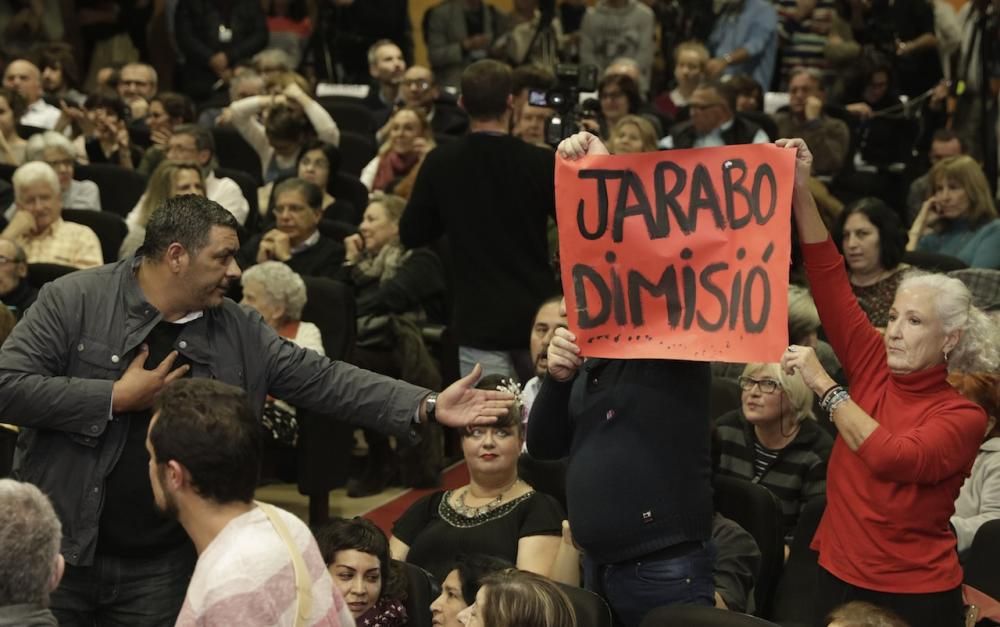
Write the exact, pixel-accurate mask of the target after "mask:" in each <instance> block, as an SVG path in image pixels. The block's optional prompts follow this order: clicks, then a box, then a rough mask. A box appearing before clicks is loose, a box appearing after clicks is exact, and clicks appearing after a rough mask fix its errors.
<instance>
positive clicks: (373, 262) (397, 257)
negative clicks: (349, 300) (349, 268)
mask: <svg viewBox="0 0 1000 627" xmlns="http://www.w3.org/2000/svg"><path fill="white" fill-rule="evenodd" d="M408 256H409V251H406V250H403V246H402V244H399V243H398V242H397V243H394V244H386V245H385V246H383V247H382V250H380V251H378V253H377V254H376V255H374V256H365V257H364V258H363V259H362V260H361V261H359V262H358V264H357V265H356V266H355V267H354V273H355V274H354V276H355V282H356V283H358V284H359V285H362V284H367V283H371V282H372V281H378V282H379V283H385V282H386V281H388V280H390V279H392V278H393V277H394V276H396V270H398V269H399V266H401V265H403V262H404V261H406V258H407V257H408Z"/></svg>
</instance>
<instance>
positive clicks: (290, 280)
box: [241, 261, 307, 320]
mask: <svg viewBox="0 0 1000 627" xmlns="http://www.w3.org/2000/svg"><path fill="white" fill-rule="evenodd" d="M247 283H256V284H257V285H259V286H261V287H262V288H264V291H265V292H267V297H268V298H269V299H271V302H272V303H274V304H277V305H284V306H285V316H286V317H287V318H288V319H289V320H301V319H302V309H304V308H305V306H306V302H307V297H306V283H305V281H303V280H302V277H300V276H299V275H298V274H297V273H296V272H295V271H294V270H292V269H291V268H289V267H288V266H287V265H285V264H284V263H282V262H280V261H265V262H263V263H258V264H257V265H255V266H250V267H249V268H247V269H246V270H244V271H243V279H242V280H241V285H246V284H247Z"/></svg>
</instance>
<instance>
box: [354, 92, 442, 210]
mask: <svg viewBox="0 0 1000 627" xmlns="http://www.w3.org/2000/svg"><path fill="white" fill-rule="evenodd" d="M433 148H434V132H433V130H432V129H431V125H430V122H429V121H428V120H427V117H426V116H425V115H424V113H423V112H422V111H420V110H419V109H415V108H413V107H403V108H402V109H400V110H399V111H396V112H395V113H393V114H392V118H391V119H390V120H389V134H388V136H387V137H386V140H385V142H384V143H383V144H382V146H381V147H380V148H379V151H378V154H377V155H376V156H375V158H374V159H372V160H371V161H370V162H369V163H368V165H366V166H365V168H364V170H362V171H361V182H362V183H364V184H365V187H367V188H368V191H383V192H389V191H393V189H394V188H395V187H396V186H397V185H401V184H403V182H404V181H405V182H406V183H407V185H406V187H411V186H412V183H410V179H413V178H415V177H416V174H417V170H418V169H419V168H420V164H421V163H423V160H424V157H425V156H426V155H427V153H428V152H430V151H431V150H432V149H433Z"/></svg>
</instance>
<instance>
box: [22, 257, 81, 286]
mask: <svg viewBox="0 0 1000 627" xmlns="http://www.w3.org/2000/svg"><path fill="white" fill-rule="evenodd" d="M70 272H76V268H73V267H70V266H63V265H60V264H58V263H29V264H28V283H29V284H31V286H32V287H34V288H35V289H39V290H40V289H42V286H43V285H45V284H46V283H49V282H50V281H55V280H56V279H58V278H59V277H62V276H66V275H67V274H69V273H70Z"/></svg>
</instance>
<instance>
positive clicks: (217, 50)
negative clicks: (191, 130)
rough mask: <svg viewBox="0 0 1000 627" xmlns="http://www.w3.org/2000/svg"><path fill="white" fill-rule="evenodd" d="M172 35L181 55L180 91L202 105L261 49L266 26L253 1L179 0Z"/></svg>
mask: <svg viewBox="0 0 1000 627" xmlns="http://www.w3.org/2000/svg"><path fill="white" fill-rule="evenodd" d="M174 35H175V36H176V38H177V47H178V48H179V49H180V52H181V54H183V55H184V66H183V70H182V71H181V72H180V73H179V76H181V77H183V80H181V81H180V83H181V86H182V89H183V90H184V92H185V93H186V94H187V95H189V96H191V99H192V100H194V101H195V102H202V101H204V100H206V99H207V98H208V97H209V96H210V95H211V93H212V91H213V90H215V89H216V88H217V87H218V88H221V87H222V85H224V84H225V83H227V82H228V81H229V79H230V78H231V77H232V72H233V68H235V67H236V66H237V65H239V64H240V63H241V62H244V61H247V60H249V59H250V57H252V56H253V55H254V54H256V53H257V52H260V51H261V50H263V49H264V46H266V45H267V22H266V21H265V19H264V12H263V11H262V10H261V8H260V2H258V1H257V0H179V2H178V3H177V13H176V18H175V22H174Z"/></svg>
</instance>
